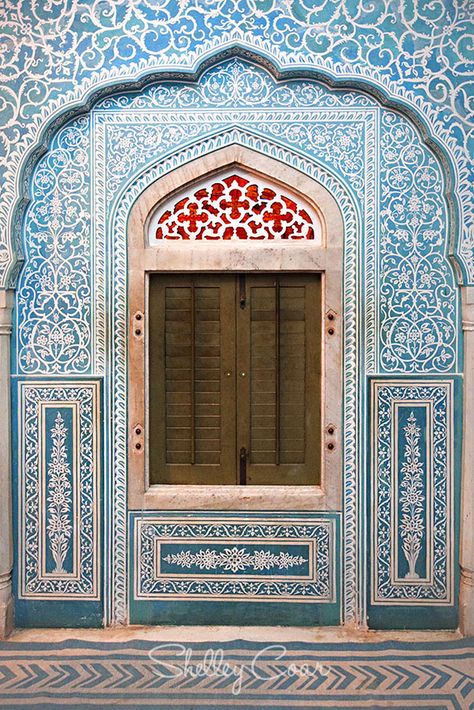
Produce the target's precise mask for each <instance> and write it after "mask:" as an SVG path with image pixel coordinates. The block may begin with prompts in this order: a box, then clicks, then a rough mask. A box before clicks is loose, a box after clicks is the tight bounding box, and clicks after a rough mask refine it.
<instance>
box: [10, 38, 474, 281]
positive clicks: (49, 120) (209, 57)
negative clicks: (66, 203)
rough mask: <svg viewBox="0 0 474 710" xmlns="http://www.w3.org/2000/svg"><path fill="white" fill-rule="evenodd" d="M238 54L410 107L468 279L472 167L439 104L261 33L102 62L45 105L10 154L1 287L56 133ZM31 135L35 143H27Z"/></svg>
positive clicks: (278, 75) (279, 73)
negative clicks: (465, 236)
mask: <svg viewBox="0 0 474 710" xmlns="http://www.w3.org/2000/svg"><path fill="white" fill-rule="evenodd" d="M282 56H283V55H282ZM231 57H240V58H242V59H244V60H247V61H250V62H253V63H255V64H257V65H258V66H261V67H263V68H264V69H266V70H267V71H268V72H269V74H270V75H271V76H272V77H273V78H274V79H275V80H276V81H285V80H288V79H312V80H315V81H319V82H321V83H323V84H325V85H326V86H328V87H329V88H337V89H347V90H355V91H359V92H361V93H365V94H368V95H369V96H372V97H373V98H375V99H376V100H377V101H378V102H379V103H380V104H381V105H382V106H385V107H387V108H389V109H391V110H395V111H397V112H398V113H401V114H403V115H404V116H405V117H406V118H407V119H408V120H409V121H410V122H411V123H412V125H413V126H414V127H415V129H416V130H417V131H418V132H419V134H420V136H421V139H422V141H423V142H424V143H425V145H426V146H427V147H428V148H429V149H430V150H431V151H432V153H433V154H434V157H435V159H436V160H437V161H438V162H439V164H440V168H441V170H442V173H443V176H444V178H445V180H444V185H445V190H444V193H443V197H444V199H445V200H446V203H447V207H448V235H449V238H448V244H447V254H448V257H449V260H450V263H451V265H452V268H453V270H454V272H455V274H456V278H457V281H458V283H459V284H463V283H467V282H468V280H469V273H468V270H467V265H466V262H465V260H464V259H463V256H462V253H461V249H460V246H461V241H460V235H461V230H460V224H462V214H463V209H462V200H461V191H460V184H461V180H460V171H461V170H462V171H463V174H464V173H466V175H464V178H465V180H463V182H465V183H466V184H468V178H467V168H466V166H465V162H464V158H463V157H462V155H461V152H460V148H459V146H458V145H457V143H456V142H455V141H454V139H453V138H452V137H451V136H450V134H449V132H448V131H447V130H446V129H445V128H444V126H442V124H441V123H440V122H439V121H438V119H437V118H436V115H435V112H434V110H433V108H432V107H431V106H430V105H429V104H428V103H427V102H425V101H423V100H422V99H420V98H419V97H415V96H414V95H412V93H411V92H409V91H407V90H406V89H403V88H402V87H400V86H399V85H397V84H395V82H393V81H391V80H389V79H387V77H384V76H382V75H380V76H379V77H376V76H375V74H376V72H375V71H374V72H373V74H374V76H371V77H370V78H369V77H367V76H365V75H364V74H363V73H362V72H361V73H360V74H358V73H357V72H354V70H353V69H352V68H349V67H345V68H344V69H345V70H344V73H341V72H340V71H339V72H336V71H335V70H334V69H332V68H330V67H328V66H327V62H324V63H323V65H322V66H316V65H315V64H313V63H311V60H310V58H308V57H304V58H302V57H301V56H300V55H297V59H298V63H296V61H295V63H294V64H291V65H290V64H288V63H285V62H284V60H283V58H280V57H279V53H278V52H276V51H275V50H273V51H270V49H269V48H268V47H266V46H265V43H264V42H262V41H257V40H254V42H253V43H250V42H249V43H246V42H243V41H242V40H239V41H236V40H228V41H227V42H223V43H220V44H219V48H216V47H215V46H210V47H208V48H205V49H204V50H202V51H201V53H200V54H199V55H198V56H195V57H194V58H193V59H192V61H191V62H190V63H189V64H188V65H187V66H182V67H180V66H179V63H178V61H176V62H175V63H168V64H165V63H164V62H163V64H162V67H161V68H159V66H158V65H159V62H156V61H155V62H154V63H153V64H151V63H150V62H143V61H142V62H139V63H138V66H137V65H135V66H133V65H132V68H131V70H130V75H129V76H128V77H127V76H124V72H123V70H120V71H119V70H112V71H104V70H103V71H102V72H100V73H98V74H94V75H92V77H91V79H89V80H87V81H84V82H83V83H82V84H81V85H80V86H79V87H78V88H77V89H76V90H75V91H74V92H67V93H66V94H65V95H64V97H63V99H62V101H61V102H59V101H55V102H53V103H52V105H51V106H48V105H47V106H45V107H44V108H43V110H42V111H41V113H40V115H39V116H38V117H37V119H36V121H34V122H33V125H32V127H31V129H30V131H29V133H26V134H25V135H24V136H23V138H22V140H21V141H20V143H19V152H20V155H18V153H17V156H16V157H17V160H16V161H13V160H12V161H11V162H12V166H11V168H10V170H9V171H7V176H8V175H9V173H10V172H13V175H12V176H11V182H12V184H13V186H14V190H13V194H10V195H9V193H8V190H9V185H8V180H6V185H5V194H4V197H5V199H6V201H7V202H8V203H9V204H10V208H9V211H8V214H7V217H6V245H5V247H4V248H5V249H6V252H5V251H4V254H3V258H2V254H1V253H0V287H2V288H15V287H16V283H17V278H18V274H19V271H20V269H21V265H22V263H23V251H22V242H21V228H22V224H23V220H24V216H25V214H26V209H27V207H28V204H29V203H30V190H31V182H32V176H33V172H34V169H35V167H36V164H37V162H38V161H39V159H40V158H41V156H42V155H44V154H45V153H46V152H47V150H48V148H49V143H50V140H51V138H52V137H53V135H54V134H55V133H56V132H57V131H58V130H59V129H60V128H62V127H63V126H64V125H65V124H66V123H67V122H68V121H70V120H71V119H73V118H77V117H78V116H81V115H84V114H87V113H88V112H89V111H90V110H91V108H92V107H93V106H94V104H96V103H97V102H98V101H99V100H101V99H104V98H106V97H107V96H111V95H114V94H117V93H119V92H122V91H137V92H138V91H141V90H142V89H144V88H145V87H146V86H148V85H150V84H155V83H159V82H160V81H170V80H175V81H176V80H181V81H185V82H189V83H191V82H193V83H194V82H197V81H199V79H200V78H201V77H202V75H203V74H204V73H205V72H206V71H207V70H208V69H209V68H210V67H213V66H217V65H218V64H220V63H221V62H223V61H225V60H227V59H229V58H231ZM436 133H438V134H439V135H436ZM29 139H30V140H31V142H32V145H31V146H29V147H28V145H27V144H28V142H29ZM21 151H23V152H21ZM450 151H452V153H453V156H452V155H451V154H450ZM453 157H454V159H453ZM10 189H11V188H10ZM466 191H467V187H466ZM467 199H469V196H467ZM2 267H3V268H2Z"/></svg>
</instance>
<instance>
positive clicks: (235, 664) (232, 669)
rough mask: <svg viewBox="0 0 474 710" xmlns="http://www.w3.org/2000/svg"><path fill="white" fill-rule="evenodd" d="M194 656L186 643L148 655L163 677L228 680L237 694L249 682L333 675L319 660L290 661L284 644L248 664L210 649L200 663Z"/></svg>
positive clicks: (257, 655) (168, 645)
mask: <svg viewBox="0 0 474 710" xmlns="http://www.w3.org/2000/svg"><path fill="white" fill-rule="evenodd" d="M193 653H194V652H193V649H192V648H189V647H188V646H184V645H183V644H180V643H163V644H160V645H158V646H155V647H154V648H152V649H151V650H150V651H149V652H148V655H149V657H150V659H151V660H152V661H153V663H154V666H153V669H152V670H153V673H154V674H155V675H158V676H159V677H160V678H170V679H171V678H175V679H177V678H228V679H229V680H230V681H232V685H231V691H232V694H233V695H239V694H240V692H241V690H242V687H243V686H244V684H245V679H248V681H253V680H255V679H259V680H262V681H272V680H277V679H278V678H283V677H288V678H289V677H299V678H316V677H318V676H327V675H328V672H329V671H328V669H327V668H325V666H323V665H322V664H321V663H319V661H318V662H316V663H312V664H310V663H300V664H299V663H294V662H288V659H285V656H286V654H287V649H286V647H285V646H283V645H282V644H271V645H269V646H265V648H262V649H260V650H259V651H258V652H257V653H255V655H254V656H253V658H252V659H251V660H250V661H248V660H247V659H246V662H245V663H239V661H238V660H236V659H235V658H233V659H232V661H227V660H226V658H225V652H224V650H223V649H222V648H216V649H214V648H208V649H207V650H206V651H205V653H204V655H203V656H202V657H200V658H199V660H197V659H196V660H194V659H193ZM163 656H165V658H163ZM278 664H280V665H278Z"/></svg>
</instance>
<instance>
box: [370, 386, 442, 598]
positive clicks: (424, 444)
mask: <svg viewBox="0 0 474 710" xmlns="http://www.w3.org/2000/svg"><path fill="white" fill-rule="evenodd" d="M453 387H454V384H453V382H452V381H442V380H439V381H431V382H429V381H428V382H425V383H422V384H421V383H420V384H419V383H413V382H407V381H393V380H392V381H385V382H383V381H380V380H377V381H374V382H373V383H372V457H373V465H372V495H371V507H372V603H373V604H383V605H387V604H398V605H419V604H425V605H429V606H432V605H439V604H446V605H447V604H452V603H453V594H454V578H453V565H454V563H453V560H454V535H453V523H454V520H453V505H454V479H453V475H454V472H453V451H452V445H453V436H454V433H453Z"/></svg>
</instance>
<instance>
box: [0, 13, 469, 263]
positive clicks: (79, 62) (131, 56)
mask: <svg viewBox="0 0 474 710" xmlns="http://www.w3.org/2000/svg"><path fill="white" fill-rule="evenodd" d="M471 5H472V3H471V2H469V1H466V0H447V1H446V2H422V1H421V0H415V2H411V3H393V2H391V0H379V1H378V2H375V3H374V2H372V3H367V2H366V3H361V2H357V0H337V1H336V0H321V2H318V3H314V2H311V1H310V0H294V1H292V2H281V0H206V2H201V0H180V1H179V2H176V1H175V0H163V2H160V3H151V2H149V0H134V1H133V2H129V0H94V2H89V1H88V0H71V2H67V3H65V2H61V1H60V0H53V1H52V2H48V3H36V2H27V1H26V0H25V1H22V2H16V0H4V2H3V4H2V22H1V24H0V66H1V67H2V70H1V78H2V87H1V90H0V95H1V99H2V102H1V111H0V128H1V129H2V132H3V136H4V138H3V140H2V143H1V145H0V178H1V179H2V184H3V185H4V187H5V190H4V200H3V201H2V202H1V203H0V226H1V228H2V229H4V228H6V226H7V223H8V220H9V219H10V217H11V216H12V212H11V209H12V205H14V204H15V202H16V200H17V199H20V197H21V196H22V195H21V196H20V195H18V190H17V188H16V186H17V185H18V184H19V181H20V180H19V175H20V173H19V172H18V171H19V170H21V162H22V158H23V157H24V156H25V154H26V151H27V150H28V149H29V148H30V147H31V146H32V144H33V143H34V142H35V141H36V140H37V136H38V134H39V133H40V132H41V129H42V128H43V127H44V124H45V121H46V119H47V118H48V117H50V116H51V115H53V114H54V113H55V112H56V115H57V113H58V109H60V107H65V106H67V105H70V104H71V103H72V102H75V103H77V101H78V98H79V97H81V98H83V97H84V95H85V93H86V92H89V95H90V89H91V86H97V85H104V84H107V83H108V84H110V83H111V82H112V81H113V80H114V78H117V79H118V80H120V78H121V79H122V80H124V79H125V78H126V77H129V78H130V77H136V76H139V75H144V74H146V73H147V72H148V73H150V72H152V71H156V70H159V69H161V68H163V67H166V68H169V67H174V68H176V69H177V70H179V69H184V68H186V69H189V68H190V67H195V66H196V64H197V63H198V60H199V58H200V57H203V56H209V54H210V52H211V51H212V50H218V49H219V48H222V47H225V46H228V45H229V44H230V43H232V42H233V43H240V44H241V45H245V47H251V48H252V49H254V50H255V51H256V52H263V53H266V54H269V55H273V56H274V57H275V59H276V61H277V62H279V63H280V65H283V66H285V65H286V66H288V67H291V66H292V65H295V64H298V65H299V66H305V65H309V66H314V67H316V68H320V69H321V70H322V71H327V72H328V73H329V74H331V75H335V76H352V77H354V76H355V77H357V78H360V79H362V80H364V79H365V80H367V81H369V82H371V84H372V85H373V84H375V85H376V86H380V87H382V88H384V89H386V90H387V91H388V92H389V93H391V94H392V95H395V96H397V97H399V98H400V99H401V100H402V102H403V103H409V105H411V106H413V107H414V108H415V109H417V110H419V112H420V114H422V115H423V116H424V118H425V120H426V121H428V123H429V125H430V128H431V130H433V132H435V133H437V134H438V136H439V137H440V140H442V141H443V142H444V143H445V144H446V145H447V146H448V147H449V150H450V153H451V157H452V163H453V169H454V170H455V171H456V172H457V173H458V175H459V176H460V178H461V183H462V184H461V185H460V188H461V189H460V193H461V194H462V195H463V196H464V199H465V215H464V220H462V219H461V220H460V222H461V224H465V230H466V231H465V238H464V242H463V243H462V244H461V247H460V254H461V257H462V258H463V259H464V263H465V266H466V268H467V269H468V271H469V273H471V274H472V273H474V258H473V248H474V237H473V236H472V223H473V220H472V210H470V209H469V201H470V193H469V192H468V189H469V183H468V180H469V175H468V168H467V166H468V165H469V163H470V161H471V159H472V154H473V150H472V140H473V133H472V131H473V112H472V93H473V84H474V82H473V80H472V72H471V63H472V57H471V54H472V47H471V45H470V34H471V31H470V30H471V27H472V16H473V15H472V7H471ZM119 77H120V78H119ZM258 91H259V87H258V85H257V86H256V87H255V93H256V94H258ZM470 230H471V231H470ZM12 256H13V255H12V253H11V246H10V245H9V244H8V235H5V234H3V235H2V239H1V240H0V276H1V277H5V274H6V272H7V270H8V267H9V265H10V264H11V260H12Z"/></svg>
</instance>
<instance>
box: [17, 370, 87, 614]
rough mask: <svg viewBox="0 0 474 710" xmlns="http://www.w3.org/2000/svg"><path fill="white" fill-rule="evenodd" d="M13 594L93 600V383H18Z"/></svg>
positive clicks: (44, 597) (22, 596)
mask: <svg viewBox="0 0 474 710" xmlns="http://www.w3.org/2000/svg"><path fill="white" fill-rule="evenodd" d="M19 399H20V422H21V425H22V429H23V432H24V436H23V440H22V441H21V444H20V456H19V461H20V467H19V480H18V520H19V529H20V536H19V543H20V551H19V563H20V570H19V597H20V598H29V597H34V598H36V599H43V600H47V599H50V600H53V599H99V596H100V587H99V567H100V564H99V549H100V525H99V520H100V510H99V506H100V494H99V486H100V454H99V451H100V448H99V447H100V441H99V432H100V428H99V427H100V423H99V384H98V382H86V381H81V382H77V383H70V382H62V383H49V382H21V383H20V384H19Z"/></svg>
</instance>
